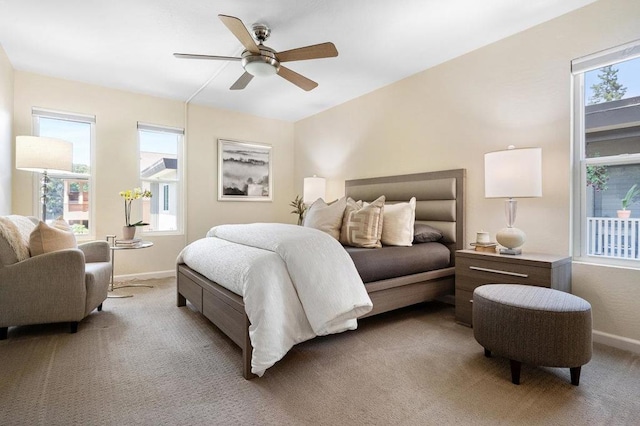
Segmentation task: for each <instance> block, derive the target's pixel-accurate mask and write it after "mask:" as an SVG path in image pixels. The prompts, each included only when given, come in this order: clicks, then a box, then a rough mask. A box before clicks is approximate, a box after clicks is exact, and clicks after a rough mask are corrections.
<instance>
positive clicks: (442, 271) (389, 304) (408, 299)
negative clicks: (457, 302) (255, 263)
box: [177, 169, 466, 379]
mask: <svg viewBox="0 0 640 426" xmlns="http://www.w3.org/2000/svg"><path fill="white" fill-rule="evenodd" d="M465 177H466V172H465V170H464V169H456V170H445V171H437V172H426V173H417V174H409V175H399V176H387V177H379V178H367V179H357V180H348V181H346V182H345V195H346V196H348V197H351V198H353V199H356V200H364V201H372V200H375V199H376V198H377V197H379V196H380V195H384V196H385V197H386V202H387V203H394V202H406V201H407V200H409V199H410V198H411V197H416V218H415V223H416V224H425V225H429V226H432V227H433V228H436V229H438V230H439V231H440V232H441V233H442V235H443V239H442V241H441V243H442V244H444V245H445V246H446V247H447V249H448V250H449V252H450V256H449V262H448V264H447V265H444V267H441V268H439V269H436V270H430V271H427V272H418V273H409V274H404V275H400V276H393V277H391V278H385V279H381V280H376V281H370V282H367V280H366V276H363V281H364V284H365V289H366V292H367V294H368V296H369V298H370V300H371V302H373V308H372V309H371V310H370V311H368V312H367V313H365V314H363V315H361V316H360V318H365V317H368V316H371V315H376V314H380V313H383V312H387V311H391V310H394V309H398V308H401V307H405V306H410V305H413V304H416V303H421V302H427V301H431V300H434V299H436V298H441V297H445V298H446V297H450V296H451V295H453V293H454V281H455V275H454V270H455V268H454V261H455V256H454V253H455V251H456V250H459V249H462V248H463V247H464V235H465V232H464V222H465V220H464V211H465V210H464V191H465ZM404 248H405V247H402V248H396V249H404ZM407 248H408V249H410V247H407ZM364 250H378V249H364ZM382 250H384V249H382ZM348 251H350V252H351V253H349V254H350V256H352V258H353V260H354V263H355V264H356V265H357V264H358V260H357V259H358V252H359V251H358V250H352V249H349V250H348ZM378 253H379V254H380V255H383V256H384V255H385V254H384V251H381V252H378ZM396 256H397V253H396ZM400 256H402V255H400ZM361 275H363V274H362V273H361ZM394 275H398V274H394ZM187 301H189V302H190V303H191V304H192V305H193V306H194V307H195V308H196V309H197V310H198V311H199V312H201V313H202V314H203V315H204V316H205V317H207V318H208V319H209V320H210V321H211V322H212V323H213V324H214V325H216V326H217V327H218V328H219V329H220V330H221V331H222V332H223V333H225V334H226V335H227V336H228V337H229V338H230V339H231V340H232V341H233V342H235V343H236V344H237V345H238V346H239V347H240V348H241V349H242V360H243V361H242V375H243V377H244V378H246V379H250V378H253V377H255V375H254V374H253V373H252V372H251V358H252V350H253V347H252V345H251V340H250V337H249V326H250V325H251V324H250V322H249V318H248V316H247V313H246V310H245V303H244V301H243V298H242V297H241V296H239V295H238V294H236V293H234V292H233V291H230V290H228V289H227V288H225V287H222V286H221V285H219V284H217V283H216V282H214V281H212V280H210V279H208V278H207V277H205V276H204V275H203V274H201V273H199V272H198V271H196V270H194V269H193V268H191V267H189V266H188V265H187V264H185V263H181V262H179V263H178V264H177V306H179V307H180V306H185V305H186V303H187Z"/></svg>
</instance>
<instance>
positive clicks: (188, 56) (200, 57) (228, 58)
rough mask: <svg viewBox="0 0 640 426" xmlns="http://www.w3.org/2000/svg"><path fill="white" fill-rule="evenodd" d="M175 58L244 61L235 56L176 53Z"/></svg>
mask: <svg viewBox="0 0 640 426" xmlns="http://www.w3.org/2000/svg"><path fill="white" fill-rule="evenodd" d="M173 56H175V57H176V58H180V59H213V60H216V61H239V60H241V59H242V58H236V57H235V56H213V55H195V54H192V53H174V54H173Z"/></svg>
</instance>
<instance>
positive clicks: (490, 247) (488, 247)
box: [471, 243, 498, 253]
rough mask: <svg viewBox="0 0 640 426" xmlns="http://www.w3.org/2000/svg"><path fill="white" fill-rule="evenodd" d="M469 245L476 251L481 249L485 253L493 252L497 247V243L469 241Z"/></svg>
mask: <svg viewBox="0 0 640 426" xmlns="http://www.w3.org/2000/svg"><path fill="white" fill-rule="evenodd" d="M471 246H472V247H473V248H475V250H476V251H483V252H486V253H495V252H496V248H497V247H498V244H497V243H471Z"/></svg>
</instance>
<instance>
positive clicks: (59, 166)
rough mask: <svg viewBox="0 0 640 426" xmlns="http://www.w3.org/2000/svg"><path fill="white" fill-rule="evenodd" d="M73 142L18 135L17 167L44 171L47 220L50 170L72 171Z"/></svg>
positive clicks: (45, 218)
mask: <svg viewBox="0 0 640 426" xmlns="http://www.w3.org/2000/svg"><path fill="white" fill-rule="evenodd" d="M72 166H73V144H72V143H71V142H67V141H63V140H61V139H54V138H44V137H39V136H17V137H16V169H18V170H27V171H30V172H36V173H42V220H43V221H46V220H47V192H48V189H47V185H48V184H49V175H48V172H54V173H65V172H70V171H71V170H72Z"/></svg>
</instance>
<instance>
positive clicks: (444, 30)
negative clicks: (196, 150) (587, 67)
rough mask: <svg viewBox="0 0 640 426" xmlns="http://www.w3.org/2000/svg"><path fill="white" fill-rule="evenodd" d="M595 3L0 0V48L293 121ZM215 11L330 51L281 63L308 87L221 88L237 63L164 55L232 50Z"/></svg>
mask: <svg viewBox="0 0 640 426" xmlns="http://www.w3.org/2000/svg"><path fill="white" fill-rule="evenodd" d="M593 1H595V0H481V1H479V0H393V1H392V0H348V1H346V0H305V1H301V0H268V1H266V0H253V1H248V0H245V1H238V0H219V1H207V0H110V1H105V0H0V44H1V45H2V47H3V48H4V50H5V52H6V53H7V56H8V57H9V60H10V61H11V64H12V65H13V67H14V68H15V69H17V70H23V71H29V72H34V73H38V74H44V75H49V76H54V77H60V78H64V79H69V80H77V81H82V82H87V83H92V84H98V85H102V86H107V87H112V88H118V89H123V90H128V91H133V92H137V93H145V94H149V95H155V96H161V97H168V98H172V99H178V100H182V101H186V100H190V101H191V102H193V103H196V104H201V105H208V106H213V107H219V108H225V109H230V110H236V111H242V112H246V113H250V114H254V115H258V116H263V117H268V118H276V119H281V120H287V121H296V120H299V119H301V118H304V117H308V116H310V115H313V114H315V113H318V112H320V111H323V110H325V109H328V108H330V107H332V106H335V105H338V104H341V103H343V102H345V101H347V100H349V99H353V98H355V97H358V96H360V95H363V94H365V93H368V92H371V91H373V90H375V89H377V88H379V87H382V86H385V85H388V84H390V83H393V82H394V81H398V80H400V79H402V78H405V77H408V76H410V75H412V74H415V73H417V72H419V71H422V70H425V69H427V68H429V67H432V66H434V65H437V64H439V63H442V62H445V61H447V60H449V59H452V58H454V57H457V56H460V55H462V54H464V53H467V52H469V51H472V50H474V49H477V48H479V47H482V46H484V45H487V44H489V43H492V42H494V41H497V40H499V39H501V38H505V37H507V36H509V35H512V34H515V33H517V32H519V31H522V30H524V29H526V28H529V27H532V26H534V25H537V24H539V23H542V22H545V21H547V20H550V19H552V18H554V17H556V16H559V15H562V14H564V13H567V12H569V11H572V10H574V9H577V8H579V7H582V6H584V5H586V4H589V3H592V2H593ZM218 14H226V15H232V16H236V17H238V18H240V19H241V20H242V21H243V22H244V24H245V25H246V26H247V27H249V28H250V27H251V24H253V23H256V22H260V23H266V24H268V25H269V26H270V27H271V31H272V32H271V37H270V38H269V40H267V42H266V43H265V44H266V45H268V46H270V47H272V48H274V49H275V50H276V51H284V50H289V49H292V48H296V47H302V46H306V45H311V44H317V43H323V42H326V41H331V42H333V43H334V44H335V45H336V47H337V49H338V52H339V56H338V57H337V58H328V59H316V60H310V61H301V62H289V63H287V64H286V65H287V66H288V67H289V68H290V69H292V70H294V71H296V72H298V73H300V74H303V75H304V76H306V77H308V78H310V79H312V80H314V81H316V82H318V83H319V86H318V87H317V88H316V89H314V90H312V91H311V92H305V91H303V90H301V89H299V88H298V87H296V86H294V85H293V84H291V83H289V82H287V81H286V80H284V79H282V78H280V77H279V76H273V77H266V78H257V77H256V78H254V79H253V80H252V81H251V83H249V85H248V86H247V88H246V89H245V90H241V91H230V90H229V87H230V86H231V85H232V84H233V83H234V82H235V81H236V79H237V78H238V77H239V76H240V75H241V74H242V72H243V70H242V66H241V65H240V63H239V62H223V61H202V60H185V59H176V58H174V57H173V56H172V54H173V53H174V52H182V53H200V54H210V55H220V56H239V54H240V53H241V52H242V50H243V48H242V46H241V44H240V42H239V41H238V40H237V39H236V38H235V37H234V36H233V35H232V34H231V33H230V32H229V30H228V29H227V28H226V27H225V26H224V25H223V24H222V22H221V21H220V20H219V19H218V17H217V15H218ZM470 72H472V70H470ZM201 88H202V90H201V91H199V90H200V89H201Z"/></svg>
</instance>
